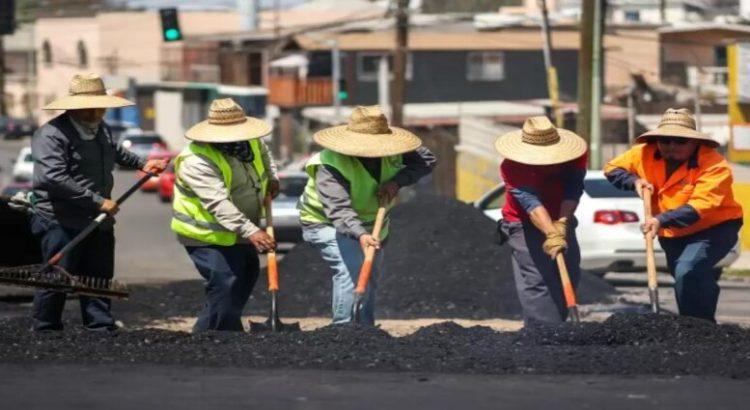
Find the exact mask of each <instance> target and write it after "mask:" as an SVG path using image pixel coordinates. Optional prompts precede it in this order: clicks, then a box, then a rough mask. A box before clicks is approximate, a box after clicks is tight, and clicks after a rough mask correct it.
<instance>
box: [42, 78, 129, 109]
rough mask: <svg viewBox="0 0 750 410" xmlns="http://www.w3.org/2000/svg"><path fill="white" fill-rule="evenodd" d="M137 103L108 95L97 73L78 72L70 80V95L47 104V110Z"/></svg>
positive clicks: (115, 106)
mask: <svg viewBox="0 0 750 410" xmlns="http://www.w3.org/2000/svg"><path fill="white" fill-rule="evenodd" d="M129 105H135V103H134V102H132V101H128V100H126V99H124V98H120V97H115V96H114V95H107V90H106V89H105V88H104V81H102V78H101V77H99V76H98V75H96V74H76V75H75V76H73V79H72V80H70V86H69V87H68V95H67V96H65V97H62V98H58V99H57V100H55V101H52V102H51V103H49V104H47V105H46V106H45V107H44V108H43V109H45V110H84V109H91V108H119V107H127V106H129Z"/></svg>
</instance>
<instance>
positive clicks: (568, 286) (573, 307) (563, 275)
mask: <svg viewBox="0 0 750 410" xmlns="http://www.w3.org/2000/svg"><path fill="white" fill-rule="evenodd" d="M555 261H557V270H559V271H560V281H561V282H562V287H563V295H564V296H565V306H567V307H568V314H569V315H570V320H571V321H572V322H576V323H578V322H580V321H581V316H580V315H579V314H578V303H577V302H576V292H575V290H573V284H572V283H570V275H569V274H568V267H567V266H565V258H564V257H563V254H562V253H558V254H557V256H555Z"/></svg>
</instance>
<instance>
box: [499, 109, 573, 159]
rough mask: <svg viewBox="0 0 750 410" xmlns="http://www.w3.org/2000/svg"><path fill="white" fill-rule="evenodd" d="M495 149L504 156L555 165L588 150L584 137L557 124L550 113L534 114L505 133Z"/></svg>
mask: <svg viewBox="0 0 750 410" xmlns="http://www.w3.org/2000/svg"><path fill="white" fill-rule="evenodd" d="M495 149H496V150H497V152H499V153H500V155H502V156H503V157H504V158H507V159H509V160H511V161H515V162H520V163H522V164H528V165H552V164H562V163H563V162H568V161H572V160H574V159H576V158H579V157H580V156H581V155H583V154H585V153H586V149H587V145H586V141H584V140H583V138H581V137H579V136H578V135H576V134H575V133H574V132H572V131H568V130H564V129H562V128H555V126H554V125H552V123H551V122H550V120H549V118H547V117H530V118H527V119H526V121H524V123H523V128H522V129H520V130H516V131H512V132H509V133H506V134H504V135H501V136H500V137H499V138H498V139H497V140H496V141H495Z"/></svg>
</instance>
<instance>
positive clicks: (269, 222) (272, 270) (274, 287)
mask: <svg viewBox="0 0 750 410" xmlns="http://www.w3.org/2000/svg"><path fill="white" fill-rule="evenodd" d="M272 204H273V199H272V198H271V196H270V195H269V196H267V197H266V198H265V200H264V205H265V207H266V233H267V234H268V236H270V237H271V238H273V239H276V238H275V237H274V232H273V205H272ZM266 258H267V259H266V261H267V266H268V291H269V292H276V291H278V290H279V266H278V263H277V261H276V251H275V250H273V249H272V250H270V251H268V252H267V253H266Z"/></svg>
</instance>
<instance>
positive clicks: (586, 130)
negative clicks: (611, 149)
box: [576, 0, 597, 142]
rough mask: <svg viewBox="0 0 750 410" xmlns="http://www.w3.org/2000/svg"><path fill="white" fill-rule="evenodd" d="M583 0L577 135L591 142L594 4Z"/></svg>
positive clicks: (589, 0)
mask: <svg viewBox="0 0 750 410" xmlns="http://www.w3.org/2000/svg"><path fill="white" fill-rule="evenodd" d="M596 1H597V0H581V27H580V31H581V41H580V44H581V45H580V48H579V50H578V116H577V117H576V133H577V134H578V135H580V136H581V137H583V139H585V140H586V141H589V142H590V141H591V81H589V79H590V78H591V58H592V52H593V50H594V47H593V39H594V3H595V2H596Z"/></svg>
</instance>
